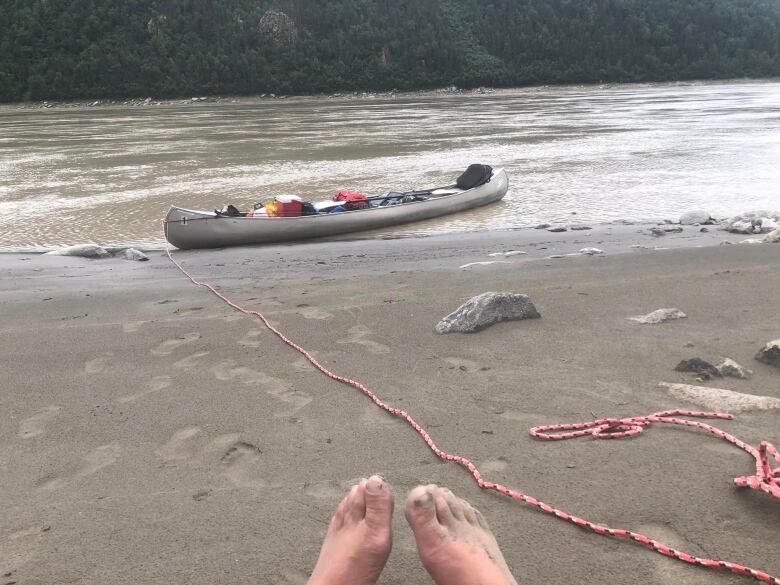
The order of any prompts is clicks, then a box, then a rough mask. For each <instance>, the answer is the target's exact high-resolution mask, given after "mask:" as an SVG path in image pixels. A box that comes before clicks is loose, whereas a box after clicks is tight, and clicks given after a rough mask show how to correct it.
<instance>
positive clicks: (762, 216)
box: [722, 211, 780, 234]
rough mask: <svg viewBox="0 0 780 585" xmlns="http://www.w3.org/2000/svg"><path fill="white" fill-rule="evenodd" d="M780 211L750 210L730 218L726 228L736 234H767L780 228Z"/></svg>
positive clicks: (725, 222) (724, 226)
mask: <svg viewBox="0 0 780 585" xmlns="http://www.w3.org/2000/svg"><path fill="white" fill-rule="evenodd" d="M778 224H780V212H778V211H750V212H748V213H742V214H740V215H735V216H734V217H730V218H728V219H727V220H726V221H724V222H723V224H722V227H723V229H724V230H726V231H728V232H732V233H736V234H767V233H769V232H772V231H774V230H776V229H778V228H780V225H778Z"/></svg>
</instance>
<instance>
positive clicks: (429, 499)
mask: <svg viewBox="0 0 780 585" xmlns="http://www.w3.org/2000/svg"><path fill="white" fill-rule="evenodd" d="M434 489H437V487H436V486H435V485H433V484H430V485H418V486H417V487H416V488H414V489H413V490H412V491H410V492H409V495H408V496H407V498H406V520H407V522H409V525H410V526H411V527H412V529H413V530H414V529H417V528H420V527H422V526H425V525H428V524H431V523H436V524H438V521H437V520H436V504H435V502H434V495H433V494H434Z"/></svg>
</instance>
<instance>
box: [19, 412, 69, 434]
mask: <svg viewBox="0 0 780 585" xmlns="http://www.w3.org/2000/svg"><path fill="white" fill-rule="evenodd" d="M60 410H62V409H61V407H59V406H54V405H52V406H46V407H44V408H42V409H41V410H39V411H38V412H37V413H36V414H34V415H32V416H31V417H30V418H26V419H24V420H23V421H21V422H20V423H19V436H20V437H21V438H22V439H30V438H32V437H37V436H38V435H42V434H43V432H44V431H45V430H46V423H48V422H49V421H50V420H52V419H53V418H54V417H55V416H57V413H58V412H59V411H60Z"/></svg>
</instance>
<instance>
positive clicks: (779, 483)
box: [163, 222, 780, 585]
mask: <svg viewBox="0 0 780 585" xmlns="http://www.w3.org/2000/svg"><path fill="white" fill-rule="evenodd" d="M163 226H164V229H165V232H166V233H165V236H166V238H165V239H166V243H165V252H166V254H167V255H168V258H169V259H170V261H171V262H172V263H173V265H174V266H176V267H177V268H178V269H179V270H180V271H181V272H182V274H184V276H186V277H187V278H188V279H189V280H190V281H191V282H192V283H193V284H195V285H197V286H200V287H203V288H206V289H208V290H209V291H211V292H212V293H213V294H214V295H215V296H216V297H217V298H219V299H220V300H222V301H223V302H224V303H225V304H227V305H228V306H229V307H231V308H233V309H235V310H236V311H238V312H240V313H243V314H244V315H248V316H252V317H257V318H258V319H260V320H261V321H262V322H263V324H264V325H265V326H266V327H267V328H268V329H269V330H270V331H271V332H272V333H274V334H275V335H276V336H277V337H278V338H279V339H281V340H282V341H283V342H284V343H286V344H287V345H289V346H290V347H292V348H293V349H294V350H296V351H297V352H299V353H300V354H302V355H303V356H304V357H305V358H306V359H307V360H308V361H309V362H310V363H311V364H312V365H313V366H314V367H315V368H316V369H317V370H319V371H320V372H322V373H323V374H324V375H326V376H327V377H328V378H330V379H332V380H335V381H337V382H341V383H342V384H346V385H347V386H352V387H353V388H356V389H358V390H360V391H361V392H362V393H363V394H365V395H366V396H367V397H368V398H369V399H370V400H371V401H372V402H373V403H374V404H376V405H377V406H378V407H379V408H381V409H382V410H384V411H386V412H388V413H390V414H392V415H393V416H397V417H399V418H402V419H404V420H405V421H406V422H407V423H409V425H410V426H411V427H412V428H413V429H414V430H415V431H416V432H417V434H418V435H420V437H421V438H422V440H423V441H425V444H426V445H428V447H429V448H430V449H431V451H433V452H434V454H435V455H436V456H437V457H439V458H440V459H443V460H444V461H451V462H453V463H457V464H458V465H460V466H462V467H464V468H465V469H467V470H468V471H469V473H470V474H471V476H472V477H473V478H474V480H475V481H476V483H477V485H478V486H479V488H480V489H483V490H492V491H496V492H498V493H500V494H503V495H505V496H508V497H510V498H512V499H514V500H517V501H519V502H524V503H526V504H530V505H531V506H534V507H535V508H538V509H539V510H541V511H542V512H545V513H546V514H550V515H552V516H555V517H556V518H559V519H561V520H565V521H566V522H570V523H572V524H576V525H577V526H579V527H581V528H586V529H588V530H591V531H592V532H595V533H596V534H600V535H602V536H609V537H613V538H620V539H623V540H631V541H634V542H637V543H639V544H642V545H644V546H645V547H647V548H649V549H650V550H653V551H655V552H657V553H659V554H662V555H664V556H667V557H671V558H674V559H677V560H680V561H683V562H685V563H688V564H690V565H696V566H699V567H704V568H707V569H719V570H726V571H731V572H732V573H736V574H738V575H744V576H747V577H752V578H754V579H756V580H758V581H761V582H763V583H770V584H771V585H780V578H778V577H775V576H773V575H771V574H769V573H766V572H764V571H758V570H756V569H753V568H751V567H748V566H745V565H742V564H739V563H733V562H729V561H720V560H714V559H707V558H701V557H697V556H694V555H690V554H688V553H685V552H682V551H679V550H676V549H674V548H672V547H671V546H667V545H665V544H663V543H662V542H659V541H657V540H654V539H652V538H650V537H648V536H645V535H644V534H639V533H637V532H632V531H630V530H623V529H620V528H610V527H608V526H603V525H601V524H595V523H593V522H590V521H588V520H585V519H583V518H579V517H577V516H574V515H572V514H569V513H568V512H564V511H563V510H559V509H557V508H554V507H553V506H550V505H549V504H546V503H544V502H542V501H541V500H537V499H536V498H534V497H533V496H529V495H527V494H524V493H523V492H520V491H517V490H512V489H509V488H508V487H506V486H503V485H501V484H498V483H494V482H491V481H486V480H484V479H483V478H482V474H481V473H480V472H479V470H478V469H477V467H476V465H474V464H473V463H472V462H471V461H470V460H469V459H467V458H466V457H462V456H461V455H453V454H451V453H447V452H446V451H443V450H442V449H439V447H438V446H437V445H436V443H435V442H434V441H433V439H432V438H431V436H430V435H429V434H428V431H426V430H425V429H424V428H423V427H422V426H421V425H420V424H418V423H417V421H415V420H414V419H413V418H412V416H411V415H410V414H409V413H408V412H406V411H405V410H402V409H400V408H396V407H394V406H392V405H390V404H387V403H386V402H384V401H383V400H381V399H380V398H379V397H378V396H377V395H376V394H375V393H374V392H372V391H371V390H370V389H369V388H368V387H366V386H365V385H364V384H362V383H360V382H358V381H357V380H352V379H351V378H347V377H345V376H340V375H338V374H336V373H334V372H332V371H330V370H329V369H327V368H326V367H325V366H323V365H322V364H320V363H319V362H318V361H317V360H316V359H315V358H314V356H312V355H311V354H310V353H309V352H308V351H306V350H305V349H304V348H302V347H301V346H300V345H298V344H297V343H295V342H294V341H292V340H291V339H289V338H288V337H287V336H286V335H284V333H282V332H281V331H279V330H278V329H277V328H276V327H274V326H273V325H271V323H270V322H269V321H268V319H266V317H265V316H264V315H263V314H262V313H260V312H258V311H252V310H250V309H245V308H244V307H242V306H240V305H238V304H236V303H234V302H233V301H231V300H230V299H229V298H227V297H226V296H225V295H223V294H222V293H220V292H219V291H218V290H217V289H216V288H215V287H214V286H213V285H211V284H209V283H206V282H201V281H199V280H196V279H195V278H194V277H193V276H192V275H191V274H190V273H189V272H187V271H186V270H185V269H184V268H183V267H182V266H181V264H179V263H178V262H177V261H176V260H174V258H173V256H172V255H171V250H170V245H169V244H168V237H167V235H168V234H167V225H166V224H165V222H163ZM679 416H688V417H696V418H715V419H722V420H731V419H732V418H733V417H732V416H731V415H730V414H721V413H714V412H690V411H685V410H670V411H666V412H659V413H656V414H651V415H649V416H638V417H630V418H623V419H600V420H596V421H592V422H585V423H571V424H562V425H549V426H541V427H535V428H533V429H531V431H530V432H531V434H532V435H533V436H534V437H536V438H538V439H541V440H547V441H559V440H564V439H573V438H576V437H582V436H585V435H591V436H592V437H593V438H595V439H622V438H626V437H631V436H635V435H638V434H640V433H641V432H642V431H643V430H644V427H646V426H648V425H649V424H651V423H664V424H674V425H683V426H689V427H695V428H699V429H702V430H705V431H707V432H709V433H711V434H713V435H715V436H716V437H720V438H721V439H724V440H726V441H729V442H730V443H733V444H734V445H736V446H737V447H740V448H741V449H743V450H745V451H747V452H748V453H750V454H751V455H753V456H754V457H755V458H756V475H754V476H747V477H739V478H737V479H735V480H734V483H736V484H737V485H738V486H745V487H751V488H753V489H759V490H762V491H765V492H767V493H769V494H771V495H773V496H775V497H778V498H780V467H778V468H775V469H772V468H771V465H770V464H769V460H768V456H769V455H771V456H773V457H774V458H775V460H776V461H777V463H780V456H779V455H778V453H777V450H776V449H775V448H774V446H772V445H771V444H769V443H767V442H762V443H761V448H760V449H759V450H756V449H755V448H753V447H751V446H750V445H747V444H746V443H744V442H742V441H740V440H739V439H737V438H736V437H734V436H732V435H730V434H728V433H726V432H724V431H722V430H720V429H717V428H715V427H713V426H711V425H708V424H706V423H702V422H698V421H691V420H687V419H682V418H678V417H679ZM548 431H572V432H568V433H562V434H550V433H549V432H548Z"/></svg>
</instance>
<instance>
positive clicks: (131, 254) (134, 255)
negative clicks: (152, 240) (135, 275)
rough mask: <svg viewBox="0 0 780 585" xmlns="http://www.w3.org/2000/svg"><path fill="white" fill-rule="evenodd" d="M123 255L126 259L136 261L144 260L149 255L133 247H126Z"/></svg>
mask: <svg viewBox="0 0 780 585" xmlns="http://www.w3.org/2000/svg"><path fill="white" fill-rule="evenodd" d="M123 256H124V257H125V259H127V260H136V261H137V262H146V261H147V260H149V256H147V255H146V254H144V253H143V252H141V250H136V249H135V248H128V249H127V250H125V252H124V254H123Z"/></svg>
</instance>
